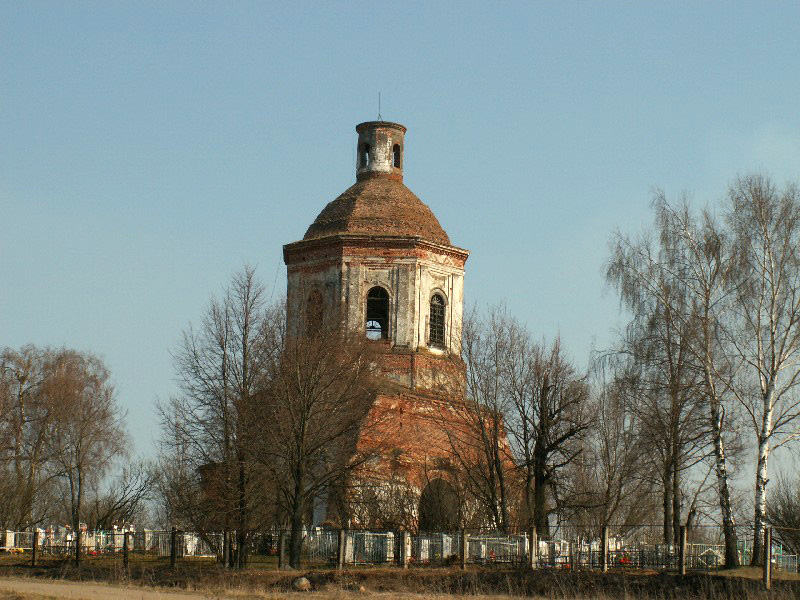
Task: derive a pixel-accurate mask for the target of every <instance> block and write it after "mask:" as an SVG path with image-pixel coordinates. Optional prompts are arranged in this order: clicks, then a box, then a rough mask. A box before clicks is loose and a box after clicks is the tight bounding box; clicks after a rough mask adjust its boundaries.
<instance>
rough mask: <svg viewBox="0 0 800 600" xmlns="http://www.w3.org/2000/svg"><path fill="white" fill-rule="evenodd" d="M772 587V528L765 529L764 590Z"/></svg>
mask: <svg viewBox="0 0 800 600" xmlns="http://www.w3.org/2000/svg"><path fill="white" fill-rule="evenodd" d="M771 586H772V527H767V528H766V529H764V589H765V590H768V589H770V587H771Z"/></svg>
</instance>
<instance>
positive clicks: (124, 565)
mask: <svg viewBox="0 0 800 600" xmlns="http://www.w3.org/2000/svg"><path fill="white" fill-rule="evenodd" d="M129 549H130V548H129V547H128V532H127V531H123V532H122V568H123V569H124V570H125V574H126V575H127V574H128V551H129Z"/></svg>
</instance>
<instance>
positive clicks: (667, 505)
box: [661, 459, 672, 544]
mask: <svg viewBox="0 0 800 600" xmlns="http://www.w3.org/2000/svg"><path fill="white" fill-rule="evenodd" d="M661 481H662V482H663V484H664V492H663V496H662V507H663V509H664V524H663V527H664V531H663V540H664V543H665V544H671V543H672V460H671V459H667V460H666V461H664V472H663V473H662V475H661Z"/></svg>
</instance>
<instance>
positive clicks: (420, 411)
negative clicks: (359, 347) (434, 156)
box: [283, 121, 468, 529]
mask: <svg viewBox="0 0 800 600" xmlns="http://www.w3.org/2000/svg"><path fill="white" fill-rule="evenodd" d="M356 132H357V133H358V139H357V164H356V182H355V184H353V185H352V186H351V187H350V188H349V189H347V190H346V191H345V192H344V193H342V194H341V195H340V196H339V197H338V198H336V199H335V200H333V201H332V202H330V203H329V204H328V205H327V206H325V207H324V208H323V209H322V211H321V212H320V213H319V216H317V218H316V219H315V220H314V222H313V223H312V224H311V226H310V227H309V228H308V230H307V231H306V233H305V235H304V236H303V239H302V240H300V241H297V242H293V243H291V244H287V245H285V246H284V248H283V255H284V261H285V262H286V267H287V277H288V285H287V318H288V327H289V331H290V332H291V331H294V332H298V333H302V331H303V327H305V326H306V323H307V317H308V315H309V314H317V315H319V314H323V313H324V314H325V315H338V316H339V318H341V319H342V320H343V324H344V325H345V326H346V327H348V328H349V329H350V330H351V331H360V332H363V335H365V336H366V337H367V338H369V339H370V340H372V343H374V344H375V348H376V350H377V352H378V359H377V361H378V368H379V370H380V373H381V381H382V384H381V386H380V391H379V392H378V394H377V395H376V397H375V400H374V403H373V408H372V413H373V414H372V417H376V415H380V418H379V419H378V420H379V426H378V427H376V428H369V429H368V430H366V431H365V432H364V433H362V436H361V438H360V439H359V440H358V442H357V447H358V449H359V450H360V451H363V452H368V453H370V454H371V455H373V456H374V458H372V459H371V460H369V461H368V462H367V463H366V464H365V465H364V466H363V467H362V468H360V470H359V473H358V479H359V481H360V482H362V485H360V486H358V485H356V486H353V491H351V492H350V500H351V504H352V506H353V508H352V509H351V511H350V516H349V517H348V519H349V520H350V521H351V522H350V523H348V524H347V525H352V526H364V527H375V526H386V527H388V526H409V527H417V526H418V527H420V528H423V529H424V528H426V527H431V528H434V527H436V528H442V527H446V528H450V527H453V526H454V525H455V526H457V522H456V521H457V520H458V519H459V518H460V517H459V511H460V510H461V508H460V507H459V506H458V505H459V502H460V501H459V500H458V493H457V491H456V489H457V482H456V481H454V479H455V476H454V475H453V473H454V466H453V460H452V456H451V451H450V448H451V446H450V441H451V440H449V438H448V434H447V431H446V429H447V427H442V422H441V419H439V418H437V416H438V415H441V414H442V413H443V412H444V411H446V410H447V409H446V408H444V407H445V406H452V400H453V399H454V398H455V399H456V400H457V399H458V398H459V397H461V398H463V393H464V371H465V369H464V363H463V361H462V360H461V356H460V355H461V320H462V304H463V289H464V264H465V262H466V260H467V256H468V252H467V251H466V250H464V249H462V248H459V247H457V246H454V245H452V244H451V242H450V238H449V237H448V235H447V233H446V232H445V231H444V229H443V228H442V226H441V225H440V224H439V221H438V220H437V219H436V217H435V216H434V214H433V212H431V210H430V208H428V206H426V205H425V204H424V203H423V202H422V201H421V200H420V199H419V198H418V197H417V196H415V195H414V193H413V192H412V191H411V190H410V189H409V188H408V187H406V185H405V184H404V183H403V162H404V158H405V150H406V146H405V133H406V128H405V127H404V126H403V125H400V124H397V123H390V122H386V121H371V122H366V123H361V124H360V125H358V126H357V127H356ZM450 410H452V408H451V409H450ZM327 511H328V507H327V506H325V505H324V503H323V505H322V506H320V507H317V508H315V511H314V513H315V514H314V520H315V522H316V523H321V522H323V521H324V520H325V519H326V512H327ZM442 513H444V514H442ZM328 516H329V515H328Z"/></svg>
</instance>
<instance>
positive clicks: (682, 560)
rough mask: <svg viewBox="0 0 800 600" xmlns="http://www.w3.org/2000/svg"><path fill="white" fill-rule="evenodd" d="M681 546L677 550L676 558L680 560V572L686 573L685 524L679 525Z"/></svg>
mask: <svg viewBox="0 0 800 600" xmlns="http://www.w3.org/2000/svg"><path fill="white" fill-rule="evenodd" d="M680 537H681V547H680V550H678V560H679V561H680V564H679V568H680V574H681V575H686V548H687V544H686V525H681V529H680Z"/></svg>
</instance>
